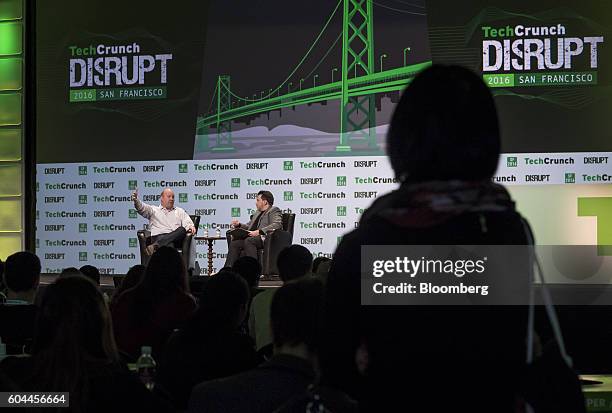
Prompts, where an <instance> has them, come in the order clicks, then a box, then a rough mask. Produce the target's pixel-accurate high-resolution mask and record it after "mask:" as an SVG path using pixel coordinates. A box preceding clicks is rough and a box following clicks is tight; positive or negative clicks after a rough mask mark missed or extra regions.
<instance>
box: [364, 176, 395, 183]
mask: <svg viewBox="0 0 612 413" xmlns="http://www.w3.org/2000/svg"><path fill="white" fill-rule="evenodd" d="M398 182H399V180H398V179H397V178H384V177H381V176H368V177H367V178H360V177H358V176H356V177H355V183H356V184H397V183H398Z"/></svg>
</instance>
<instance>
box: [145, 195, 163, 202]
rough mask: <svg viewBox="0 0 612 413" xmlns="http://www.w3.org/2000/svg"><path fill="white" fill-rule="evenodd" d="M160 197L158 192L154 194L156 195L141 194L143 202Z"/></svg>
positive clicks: (156, 199) (157, 199)
mask: <svg viewBox="0 0 612 413" xmlns="http://www.w3.org/2000/svg"><path fill="white" fill-rule="evenodd" d="M160 197H161V195H160V194H156V195H143V196H142V201H143V202H151V201H159V198H160Z"/></svg>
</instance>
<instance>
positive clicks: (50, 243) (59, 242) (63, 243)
mask: <svg viewBox="0 0 612 413" xmlns="http://www.w3.org/2000/svg"><path fill="white" fill-rule="evenodd" d="M45 246H46V247H86V246H87V241H85V240H84V239H82V240H79V241H67V240H65V239H56V240H48V239H46V240H45Z"/></svg>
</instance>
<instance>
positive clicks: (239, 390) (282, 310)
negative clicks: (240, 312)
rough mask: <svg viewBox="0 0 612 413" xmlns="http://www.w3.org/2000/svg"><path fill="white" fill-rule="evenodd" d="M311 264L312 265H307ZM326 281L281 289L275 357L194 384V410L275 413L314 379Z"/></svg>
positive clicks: (274, 313)
mask: <svg viewBox="0 0 612 413" xmlns="http://www.w3.org/2000/svg"><path fill="white" fill-rule="evenodd" d="M308 268H309V269H310V267H308ZM322 298H323V285H322V283H321V282H320V281H318V280H314V279H303V280H300V281H296V282H292V283H287V284H286V285H284V286H283V287H281V288H279V289H278V291H277V293H276V294H275V295H274V298H273V300H272V306H271V308H270V315H271V324H272V333H273V337H274V356H273V357H272V359H270V360H269V361H267V362H266V363H264V364H262V365H261V366H259V367H257V368H256V369H254V370H251V371H247V372H244V373H241V374H238V375H236V376H233V377H228V378H225V379H219V380H213V381H209V382H205V383H202V384H200V385H198V386H196V387H195V389H194V390H193V392H192V395H191V399H190V402H189V411H190V412H194V413H195V412H207V413H215V412H234V413H256V412H262V413H263V412H272V411H275V409H276V408H278V407H280V406H281V405H283V404H284V403H285V402H287V401H288V400H289V399H291V397H293V396H295V395H296V394H300V393H303V392H304V391H305V390H306V388H307V387H308V385H310V384H311V383H313V382H314V381H315V380H316V365H317V349H318V344H319V343H318V329H319V325H320V319H321V311H322Z"/></svg>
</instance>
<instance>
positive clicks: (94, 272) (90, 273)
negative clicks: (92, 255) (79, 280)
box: [79, 265, 100, 287]
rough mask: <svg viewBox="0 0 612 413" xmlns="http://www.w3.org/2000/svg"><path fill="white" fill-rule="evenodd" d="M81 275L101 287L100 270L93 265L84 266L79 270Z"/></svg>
mask: <svg viewBox="0 0 612 413" xmlns="http://www.w3.org/2000/svg"><path fill="white" fill-rule="evenodd" d="M79 271H80V272H81V274H83V275H84V276H85V277H87V278H89V279H90V280H91V281H93V283H94V284H95V285H97V286H98V287H100V270H98V269H97V268H96V267H94V266H93V265H83V266H82V267H81V268H79Z"/></svg>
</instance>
